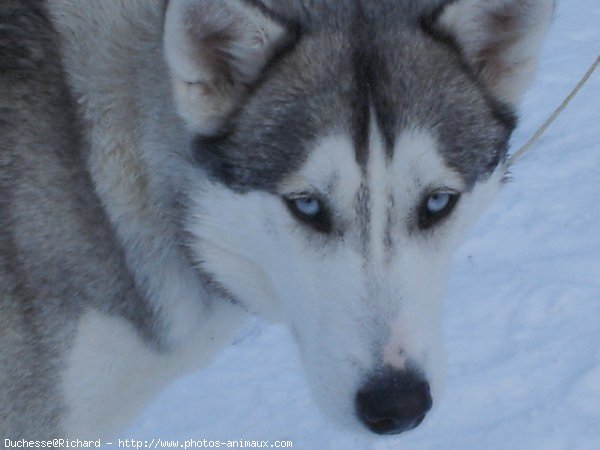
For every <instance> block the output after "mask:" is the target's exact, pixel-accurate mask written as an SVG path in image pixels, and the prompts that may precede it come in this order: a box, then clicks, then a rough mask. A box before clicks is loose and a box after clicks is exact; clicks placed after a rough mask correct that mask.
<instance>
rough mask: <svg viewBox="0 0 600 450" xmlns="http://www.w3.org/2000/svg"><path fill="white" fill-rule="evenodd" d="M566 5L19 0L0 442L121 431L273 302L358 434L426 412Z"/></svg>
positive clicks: (321, 386) (399, 426) (10, 10)
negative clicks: (458, 258) (466, 256)
mask: <svg viewBox="0 0 600 450" xmlns="http://www.w3.org/2000/svg"><path fill="white" fill-rule="evenodd" d="M553 9H554V2H553V1H552V0H454V1H434V0H431V1H410V0H377V1H371V0H321V1H318V0H283V1H281V0H277V1H276V0H264V1H258V0H227V1H222V0H168V1H167V0H127V1H116V0H114V1H112V0H111V1H102V2H100V1H93V2H90V1H85V0H44V1H43V0H3V2H2V4H1V5H0V67H1V69H2V70H1V71H0V86H1V93H2V95H0V130H1V137H2V139H1V140H0V262H1V264H0V292H1V296H0V436H2V437H3V438H5V439H15V440H17V439H28V440H31V439H51V438H56V437H73V438H81V439H84V438H89V439H97V438H106V437H112V436H115V435H117V434H118V433H119V432H122V431H123V430H124V427H127V425H128V424H129V423H131V421H132V420H133V419H134V418H135V417H136V414H138V413H139V411H140V409H141V408H143V407H144V405H145V404H146V403H147V402H148V401H149V400H150V399H151V398H152V396H153V395H155V394H156V393H157V392H158V391H159V390H160V389H161V388H162V387H164V386H165V385H166V384H167V383H169V382H170V381H171V380H172V379H174V378H175V377H177V376H179V375H181V374H183V373H185V372H188V371H191V370H196V369H197V368H199V367H202V366H203V365H206V364H208V363H209V362H210V360H211V357H212V356H213V355H214V354H215V353H216V352H218V351H219V349H222V348H223V347H224V346H226V345H228V343H229V342H230V340H231V338H232V336H234V335H235V332H236V330H238V329H239V328H240V326H242V325H243V324H244V323H245V321H246V319H247V318H249V317H251V316H254V315H258V316H261V317H263V318H266V319H267V320H269V321H279V322H283V323H286V324H287V325H288V326H289V329H290V331H291V333H292V334H293V336H294V337H295V340H296V341H297V343H298V346H299V349H300V353H301V355H302V359H303V363H304V366H305V368H306V373H307V378H308V381H309V384H310V386H311V389H312V391H313V393H314V398H315V401H316V402H318V404H319V405H320V406H321V407H322V409H323V411H325V413H326V414H327V415H329V416H330V417H331V418H332V419H333V421H332V424H333V423H338V424H342V425H343V426H347V427H348V428H349V429H352V430H357V431H359V430H363V431H365V432H367V433H369V432H372V433H377V434H397V433H400V432H403V431H407V430H410V429H412V428H415V427H416V426H417V425H419V424H420V423H421V422H422V421H423V420H424V418H425V416H426V414H427V413H428V411H429V410H430V408H431V407H432V405H433V404H434V403H437V402H438V401H439V396H440V392H441V384H442V379H443V365H444V362H443V361H444V356H443V350H442V347H443V346H442V342H441V338H440V320H441V317H440V316H441V314H440V310H441V305H442V299H443V296H444V290H445V284H446V279H447V277H448V273H449V268H450V261H451V256H452V253H453V251H454V250H455V248H456V247H457V245H458V244H459V243H460V241H461V239H462V238H463V237H464V236H465V234H466V232H467V231H468V229H469V227H470V226H471V224H472V223H473V222H474V221H475V220H476V218H477V217H478V216H479V214H480V213H481V212H482V211H483V210H484V209H485V207H486V206H487V205H488V204H489V203H490V201H491V199H492V198H493V197H494V195H495V193H496V192H497V191H498V190H499V189H500V187H501V185H502V183H503V180H504V179H505V175H506V172H507V165H508V164H507V157H506V156H507V149H508V146H509V139H510V136H511V133H512V131H513V129H514V128H515V125H516V112H517V110H518V106H519V99H520V98H521V96H522V94H523V93H524V91H525V89H526V88H527V86H528V84H529V83H530V81H531V79H532V76H533V73H534V68H535V65H536V59H537V56H538V53H539V49H540V46H541V44H542V41H543V37H544V35H545V33H546V30H547V28H548V26H549V23H550V22H551V18H552V15H553ZM198 410H199V411H202V405H198Z"/></svg>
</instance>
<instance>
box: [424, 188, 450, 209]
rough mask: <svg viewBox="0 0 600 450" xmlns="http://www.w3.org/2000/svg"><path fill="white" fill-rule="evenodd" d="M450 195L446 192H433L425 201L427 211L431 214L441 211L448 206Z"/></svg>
mask: <svg viewBox="0 0 600 450" xmlns="http://www.w3.org/2000/svg"><path fill="white" fill-rule="evenodd" d="M450 198H451V196H450V194H449V193H448V192H435V193H433V194H431V195H430V196H429V198H428V199H427V210H428V211H429V212H430V213H432V214H437V213H439V212H440V211H443V210H444V209H445V208H446V207H447V206H448V205H449V204H450Z"/></svg>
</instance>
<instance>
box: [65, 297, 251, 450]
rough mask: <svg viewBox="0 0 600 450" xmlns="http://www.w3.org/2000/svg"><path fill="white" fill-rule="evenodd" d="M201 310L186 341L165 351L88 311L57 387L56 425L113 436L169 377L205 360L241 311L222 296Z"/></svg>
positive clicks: (83, 434)
mask: <svg viewBox="0 0 600 450" xmlns="http://www.w3.org/2000/svg"><path fill="white" fill-rule="evenodd" d="M223 305H229V306H222V307H220V308H218V309H216V310H215V311H206V314H205V321H204V323H196V332H195V334H194V335H192V336H189V338H190V339H189V340H188V341H187V342H185V343H184V344H183V343H182V344H181V345H179V346H177V347H175V348H170V349H168V350H163V351H159V350H156V349H152V348H150V347H149V346H148V344H147V343H146V342H144V341H143V339H142V338H141V337H140V336H139V335H137V333H136V331H135V329H134V328H133V327H132V325H130V324H128V323H127V322H126V321H124V320H123V319H120V318H116V317H110V316H107V315H104V314H102V313H99V312H94V311H91V312H88V313H86V315H85V316H84V317H83V318H82V319H81V320H80V322H79V325H78V330H77V335H76V338H75V342H74V345H73V348H72V349H71V351H70V353H69V356H68V358H67V360H66V362H65V368H66V370H65V372H64V374H63V376H62V388H63V396H64V401H65V406H66V408H67V414H66V415H65V417H64V418H63V421H62V423H61V429H62V430H63V432H64V433H65V435H66V436H68V437H73V438H80V439H85V438H88V439H98V438H103V439H105V438H110V437H114V436H115V435H116V434H117V433H118V432H122V431H124V427H125V426H127V425H128V423H129V422H130V421H131V420H133V419H134V418H135V417H136V415H137V414H139V412H140V410H141V408H142V407H143V406H144V405H145V404H146V403H148V401H149V400H151V399H152V397H153V396H155V395H156V394H157V393H158V392H160V390H161V389H162V388H163V387H164V386H165V385H166V384H167V383H168V382H170V381H171V380H172V379H173V378H174V377H176V376H180V375H181V374H183V373H185V372H188V371H190V370H193V369H197V368H198V367H200V366H202V365H206V364H207V363H208V362H209V361H210V360H211V358H212V356H213V355H214V354H215V353H216V352H217V351H218V350H220V349H221V348H222V347H223V346H225V345H227V343H228V342H229V337H230V336H229V335H228V334H227V333H226V332H224V330H229V331H232V330H234V329H236V328H237V326H239V323H240V320H241V319H243V317H244V313H243V311H242V310H241V309H240V308H238V307H235V306H233V305H230V304H228V303H227V302H226V301H224V302H223Z"/></svg>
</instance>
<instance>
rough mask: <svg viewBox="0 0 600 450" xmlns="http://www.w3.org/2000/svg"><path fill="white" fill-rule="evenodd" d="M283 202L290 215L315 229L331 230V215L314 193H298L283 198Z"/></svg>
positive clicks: (326, 231)
mask: <svg viewBox="0 0 600 450" xmlns="http://www.w3.org/2000/svg"><path fill="white" fill-rule="evenodd" d="M284 201H285V204H286V205H287V207H288V209H289V210H290V212H291V213H292V215H293V216H294V217H295V218H296V219H297V220H299V221H300V222H302V223H304V224H305V225H309V226H311V227H312V228H314V229H315V230H317V231H320V232H322V233H328V232H329V231H331V217H330V215H329V212H328V211H327V208H325V206H324V205H323V202H322V201H321V200H319V198H318V197H316V196H314V195H309V194H307V195H298V196H293V197H288V198H284Z"/></svg>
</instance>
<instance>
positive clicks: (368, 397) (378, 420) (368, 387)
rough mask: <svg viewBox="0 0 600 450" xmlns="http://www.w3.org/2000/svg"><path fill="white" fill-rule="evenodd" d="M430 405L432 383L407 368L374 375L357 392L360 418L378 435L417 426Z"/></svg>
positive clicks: (394, 432)
mask: <svg viewBox="0 0 600 450" xmlns="http://www.w3.org/2000/svg"><path fill="white" fill-rule="evenodd" d="M431 405H432V400H431V393H430V392H429V383H428V382H427V381H425V380H424V379H423V377H422V376H420V375H419V374H418V373H414V372H408V371H407V372H398V371H395V372H391V373H386V374H385V375H382V376H378V377H373V378H371V379H369V381H368V382H367V383H366V384H365V385H364V386H363V387H362V388H361V389H360V390H359V391H358V393H357V394H356V410H357V413H358V417H359V418H360V420H361V421H362V422H363V423H364V424H365V425H366V426H367V427H368V428H369V429H370V430H371V431H373V432H374V433H378V434H398V433H402V432H403V431H407V430H411V429H413V428H415V427H417V426H418V425H419V424H420V423H421V422H422V421H423V419H424V418H425V415H426V414H427V411H429V410H430V409H431Z"/></svg>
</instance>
